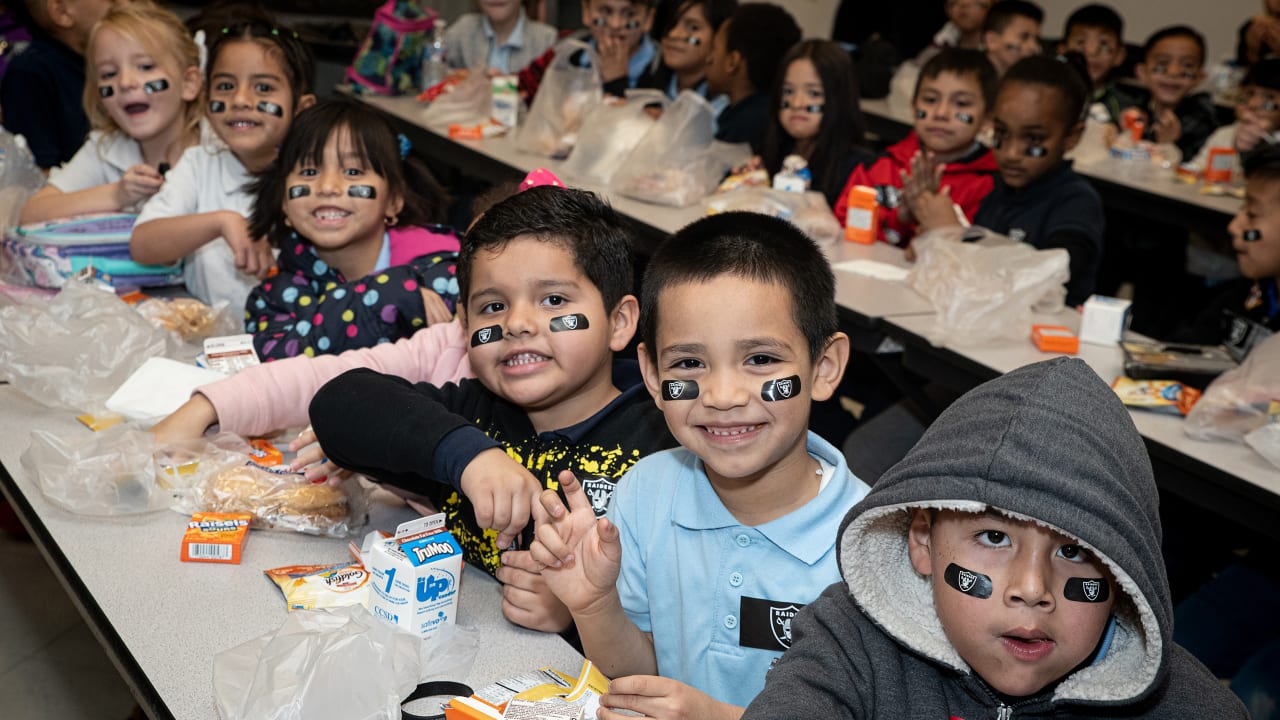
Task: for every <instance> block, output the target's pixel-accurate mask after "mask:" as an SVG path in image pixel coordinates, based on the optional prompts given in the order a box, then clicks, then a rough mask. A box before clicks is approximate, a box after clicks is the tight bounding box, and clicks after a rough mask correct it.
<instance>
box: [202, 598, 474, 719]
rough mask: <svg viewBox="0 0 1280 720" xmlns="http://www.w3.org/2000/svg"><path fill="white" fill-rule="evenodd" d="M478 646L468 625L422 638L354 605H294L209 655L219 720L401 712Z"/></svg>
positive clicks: (461, 670) (459, 667)
mask: <svg viewBox="0 0 1280 720" xmlns="http://www.w3.org/2000/svg"><path fill="white" fill-rule="evenodd" d="M477 647H478V639H477V637H476V633H475V631H474V630H467V629H465V628H458V627H456V626H455V627H449V628H446V629H443V630H441V631H440V632H439V633H438V634H436V635H435V636H433V637H432V638H431V639H430V640H426V641H424V640H422V639H420V638H419V637H418V636H416V635H411V634H409V633H405V632H400V631H398V630H396V628H395V626H394V625H391V624H390V623H384V622H382V621H380V620H378V619H376V618H374V617H373V615H371V614H370V613H369V611H368V610H366V609H365V608H364V607H363V606H360V605H353V606H350V607H343V608H335V609H331V610H299V611H297V612H292V613H289V615H288V616H287V617H286V618H285V621H284V623H283V624H282V625H281V626H280V628H279V629H277V630H275V631H274V632H271V633H268V634H266V635H263V636H262V637H259V638H255V639H253V640H250V641H249V642H246V643H244V644H241V645H237V646H236V647H233V648H231V649H229V650H224V651H222V652H220V653H218V654H217V655H215V656H214V658H213V698H214V703H215V704H216V705H217V708H218V715H219V716H220V717H221V718H223V720H399V718H400V702H401V701H402V700H404V698H406V697H408V696H409V694H410V693H411V692H413V690H414V688H416V687H417V686H418V684H419V683H421V682H425V681H427V680H430V679H446V678H447V679H456V678H459V677H466V676H467V674H468V673H469V672H470V669H471V665H472V664H473V663H474V662H475V655H476V649H477Z"/></svg>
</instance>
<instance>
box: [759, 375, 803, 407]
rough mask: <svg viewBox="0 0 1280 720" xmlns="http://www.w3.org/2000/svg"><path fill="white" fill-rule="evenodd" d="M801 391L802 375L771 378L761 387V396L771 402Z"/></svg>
mask: <svg viewBox="0 0 1280 720" xmlns="http://www.w3.org/2000/svg"><path fill="white" fill-rule="evenodd" d="M799 393H800V376H799V375H792V376H791V377H787V378H780V379H778V380H770V381H768V382H766V383H765V384H764V385H762V386H761V387H760V397H762V398H764V399H765V400H767V401H769V402H774V401H777V400H787V399H789V398H793V397H795V396H796V395H797V394H799Z"/></svg>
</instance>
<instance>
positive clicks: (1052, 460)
mask: <svg viewBox="0 0 1280 720" xmlns="http://www.w3.org/2000/svg"><path fill="white" fill-rule="evenodd" d="M1157 504H1158V498H1157V493H1156V487H1155V482H1154V480H1153V478H1152V474H1151V465H1150V462H1149V460H1148V457H1147V453H1146V450H1145V448H1144V447H1143V444H1142V439H1141V438H1140V437H1139V435H1138V433H1137V430H1136V429H1135V428H1134V426H1133V422H1132V420H1130V418H1129V416H1128V413H1127V412H1126V411H1125V409H1124V407H1123V406H1122V405H1121V404H1120V402H1119V400H1118V399H1116V397H1115V395H1114V394H1113V393H1112V392H1111V390H1110V389H1109V388H1108V387H1107V386H1106V384H1105V383H1103V382H1102V380H1101V379H1099V378H1098V376H1097V375H1096V374H1094V372H1093V371H1092V370H1091V369H1090V368H1089V367H1088V366H1087V365H1086V364H1085V363H1083V362H1081V361H1080V360H1075V359H1067V358H1058V359H1055V360H1049V361H1045V362H1041V363H1037V364H1035V365H1030V366H1027V367H1024V368H1022V369H1020V370H1016V371H1014V372H1012V373H1009V374H1008V375H1005V376H1003V377H1001V378H999V379H996V380H993V381H991V382H988V383H986V384H984V385H982V386H980V387H978V388H975V389H974V390H972V391H971V392H969V393H968V394H966V395H965V396H964V397H962V398H960V399H959V400H958V401H956V402H955V403H954V404H953V405H952V406H951V407H950V408H948V409H947V410H946V412H944V413H943V414H942V415H941V416H940V417H939V418H938V419H937V420H936V421H935V422H934V424H933V426H932V427H931V428H930V429H929V430H928V432H926V433H925V435H924V437H923V438H922V439H921V440H920V442H919V443H918V444H917V445H916V446H915V448H913V449H912V451H911V452H910V453H909V454H908V455H907V456H906V457H905V458H904V459H903V460H902V461H901V462H900V463H898V464H897V465H896V466H894V467H893V468H892V469H891V470H890V471H889V472H888V473H886V474H885V475H884V476H883V477H882V478H881V479H880V481H879V482H878V483H877V484H876V486H875V488H874V489H873V490H872V491H871V493H870V494H869V495H868V496H867V497H866V498H864V499H863V500H862V501H861V502H860V503H858V504H857V505H855V506H854V507H853V509H852V510H850V511H849V514H848V515H847V516H846V518H845V521H844V523H843V525H842V526H841V528H840V532H839V535H838V547H839V553H840V554H839V564H840V572H841V575H842V576H843V577H844V582H841V583H836V584H835V585H832V586H831V587H829V588H827V590H826V591H825V592H824V593H823V594H822V596H821V597H820V598H819V599H818V600H817V601H815V602H814V603H812V604H810V605H809V606H808V607H807V608H805V609H804V610H802V611H801V613H800V615H799V616H798V617H796V619H795V621H794V624H793V633H794V637H795V641H794V643H793V644H792V646H791V649H790V650H788V651H787V653H786V654H785V655H784V656H783V657H782V659H781V660H780V661H779V662H778V664H777V665H776V666H775V667H774V668H773V670H771V671H770V672H769V675H768V680H767V682H766V684H765V688H764V690H763V691H762V692H761V693H760V695H758V696H757V697H756V699H755V701H754V702H752V703H751V705H750V706H749V707H748V708H747V711H746V714H745V715H743V718H744V720H749V719H751V718H769V719H770V720H777V719H778V718H885V717H893V718H921V719H928V720H945V718H948V717H950V718H952V720H960V719H963V720H979V719H980V718H999V719H1000V720H1007V719H1010V718H1021V717H1028V718H1030V717H1045V718H1085V717H1108V718H1120V717H1124V718H1157V717H1158V718H1183V717H1185V718H1244V717H1247V716H1246V714H1245V712H1244V708H1243V707H1242V706H1241V704H1240V702H1239V701H1238V700H1237V699H1235V697H1234V696H1232V695H1231V694H1230V693H1229V692H1228V691H1227V690H1226V689H1225V688H1223V687H1222V686H1221V685H1220V684H1219V683H1218V682H1217V680H1215V679H1214V678H1213V676H1212V675H1210V673H1209V672H1208V671H1207V670H1206V669H1205V668H1204V666H1202V665H1200V664H1199V663H1198V662H1196V661H1195V660H1194V659H1193V658H1192V657H1191V656H1190V655H1189V654H1188V653H1187V652H1186V651H1184V650H1183V649H1182V648H1180V647H1178V646H1177V645H1174V644H1173V642H1172V640H1171V639H1170V636H1171V633H1172V619H1173V613H1172V610H1171V608H1170V601H1169V588H1168V581H1167V579H1166V577H1165V571H1164V565H1163V563H1162V560H1161V556H1160V521H1159V515H1158V513H1157Z"/></svg>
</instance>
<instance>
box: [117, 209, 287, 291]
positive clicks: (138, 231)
mask: <svg viewBox="0 0 1280 720" xmlns="http://www.w3.org/2000/svg"><path fill="white" fill-rule="evenodd" d="M219 237H221V238H223V239H224V240H226V243H227V244H228V245H230V246H231V252H232V254H233V255H235V262H236V269H237V270H241V271H243V272H245V273H246V274H248V275H256V276H258V277H260V278H261V277H265V276H266V274H267V273H268V272H269V271H270V270H271V268H272V267H274V266H275V257H274V256H273V255H272V253H271V246H270V245H268V244H267V242H266V241H265V240H255V239H253V238H251V237H249V223H248V221H247V220H245V218H244V216H243V215H241V214H240V213H238V212H236V211H234V210H214V211H212V212H204V213H196V214H194V215H180V216H177V217H160V218H156V219H154V220H149V221H147V222H144V223H141V224H139V225H135V226H134V228H133V236H132V237H130V238H129V255H130V257H132V258H133V260H134V262H138V263H142V264H143V265H163V264H166V263H172V262H177V261H178V260H181V259H182V258H184V257H186V256H188V255H190V254H191V253H193V252H195V251H196V250H198V249H200V248H201V247H203V246H204V245H206V244H207V243H210V242H212V241H214V240H216V239H218V238H219Z"/></svg>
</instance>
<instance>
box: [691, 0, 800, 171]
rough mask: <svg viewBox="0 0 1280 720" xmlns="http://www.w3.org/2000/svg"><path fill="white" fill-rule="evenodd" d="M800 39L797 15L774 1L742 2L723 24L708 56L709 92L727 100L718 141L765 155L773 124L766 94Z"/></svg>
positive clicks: (718, 132)
mask: <svg viewBox="0 0 1280 720" xmlns="http://www.w3.org/2000/svg"><path fill="white" fill-rule="evenodd" d="M798 42H800V26H798V25H796V21H795V18H793V17H791V13H789V12H787V11H786V10H784V9H783V8H781V7H779V6H777V5H773V4H771V3H746V4H744V5H739V6H738V9H737V10H736V11H735V12H734V13H733V15H732V16H731V17H730V18H729V19H728V20H726V21H725V22H724V24H722V25H721V26H720V29H719V30H717V31H716V34H715V39H713V40H712V42H711V57H710V58H709V59H708V60H707V62H708V65H707V93H708V94H709V95H720V94H723V95H726V96H728V98H729V106H728V107H726V108H725V109H724V110H722V111H721V112H720V115H719V117H717V118H716V139H717V140H722V141H724V142H727V143H750V144H751V149H752V151H753V152H755V153H756V154H757V155H759V154H761V150H762V148H763V143H764V134H765V131H766V130H767V129H768V127H769V124H770V118H769V114H770V113H769V108H770V99H769V95H768V92H769V89H770V88H772V87H773V84H774V78H775V77H776V76H777V74H778V73H779V72H780V70H781V68H780V67H779V66H780V64H781V62H782V57H783V55H785V54H786V53H787V50H788V49H790V48H791V46H792V45H795V44H796V43H798Z"/></svg>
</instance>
